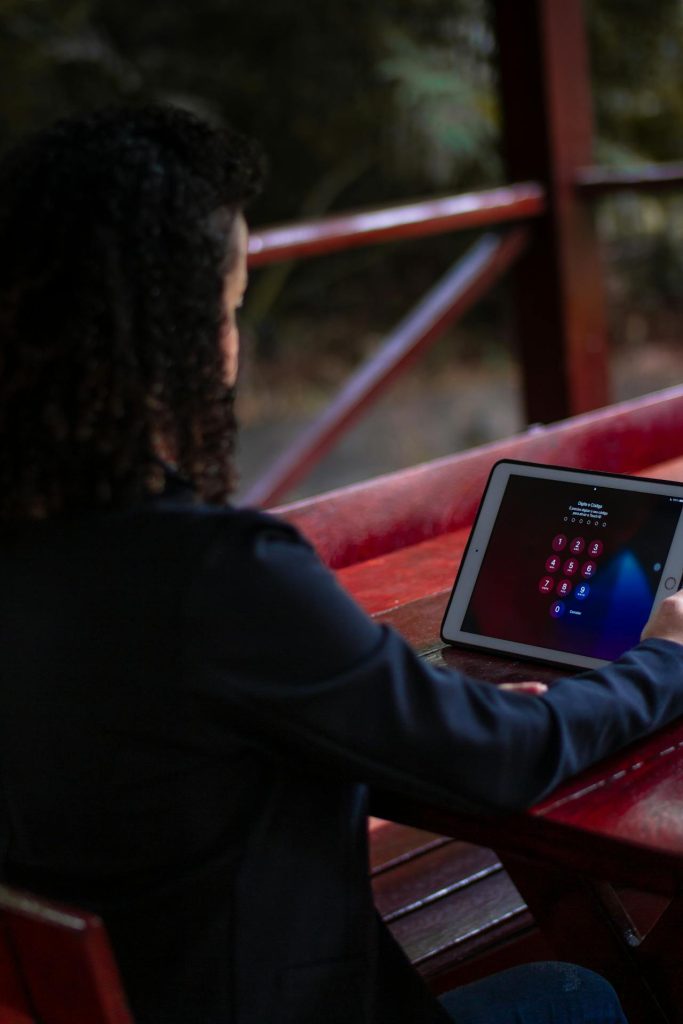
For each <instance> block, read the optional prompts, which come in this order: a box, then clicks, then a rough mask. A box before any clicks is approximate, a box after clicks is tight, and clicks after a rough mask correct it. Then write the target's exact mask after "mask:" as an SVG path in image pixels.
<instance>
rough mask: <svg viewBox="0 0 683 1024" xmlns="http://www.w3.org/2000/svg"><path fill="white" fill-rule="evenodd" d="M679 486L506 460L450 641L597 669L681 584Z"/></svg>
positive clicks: (476, 533)
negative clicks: (658, 604)
mask: <svg viewBox="0 0 683 1024" xmlns="http://www.w3.org/2000/svg"><path fill="white" fill-rule="evenodd" d="M682 575H683V484H681V483H671V482H667V481H662V480H648V479H646V478H644V477H629V476H616V475H614V474H610V473H593V472H588V471H585V470H577V469H565V468H560V467H557V466H541V465H536V464H534V463H529V462H513V461H511V460H504V461H502V462H498V463H497V464H496V465H495V466H494V467H493V470H492V471H491V475H490V477H489V480H488V484H487V486H486V490H485V492H484V497H483V498H482V501H481V505H480V507H479V512H478V513H477V518H476V520H475V523H474V526H473V527H472V532H471V534H470V539H469V542H468V545H467V549H466V551H465V554H464V556H463V559H462V562H461V565H460V571H459V573H458V576H457V578H456V581H455V584H454V587H453V592H452V594H451V597H450V601H449V603H448V608H447V610H446V615H445V617H444V620H443V623H442V627H441V636H442V638H443V639H444V640H445V641H447V642H448V643H452V644H460V645H462V646H465V647H470V648H483V649H485V650H488V651H496V652H499V653H504V654H512V655H515V656H516V657H524V658H534V659H537V660H540V661H547V662H550V663H552V664H558V665H573V666H576V667H579V668H595V667H598V666H600V665H604V664H605V662H607V661H612V660H613V659H614V658H617V657H619V655H620V654H623V652H624V651H626V650H628V648H629V647H632V646H633V645H634V644H636V643H637V642H638V640H639V638H640V632H641V630H642V628H643V626H644V624H645V622H646V621H647V618H648V616H649V614H650V611H651V610H652V607H653V605H655V604H657V603H658V602H659V601H660V600H661V599H662V598H663V597H665V596H666V595H667V594H671V593H674V592H675V591H676V590H677V589H679V587H680V586H681V576H682Z"/></svg>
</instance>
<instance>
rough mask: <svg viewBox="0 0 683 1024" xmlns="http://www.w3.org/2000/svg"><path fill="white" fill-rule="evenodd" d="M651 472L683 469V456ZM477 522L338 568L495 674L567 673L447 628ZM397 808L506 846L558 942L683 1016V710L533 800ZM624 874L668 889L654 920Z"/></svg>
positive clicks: (484, 672)
mask: <svg viewBox="0 0 683 1024" xmlns="http://www.w3.org/2000/svg"><path fill="white" fill-rule="evenodd" d="M642 475H646V476H653V477H658V478H660V479H670V480H671V479H673V480H681V481H683V459H677V460H673V461H670V462H666V463H662V464H660V465H658V466H654V467H651V468H650V469H648V470H647V471H646V472H644V473H643V474H642ZM467 533H468V531H467V530H458V531H456V532H454V533H450V534H443V535H441V536H439V537H436V538H432V539H430V540H427V541H423V542H422V543H418V544H415V545H412V546H411V547H407V548H403V549H401V550H399V551H394V552H392V553H390V554H388V555H383V556H380V557H378V558H374V559H371V560H369V561H366V562H362V563H360V564H357V565H354V566H350V567H348V568H346V569H342V570H339V573H338V575H339V578H340V580H341V582H342V583H343V584H344V585H345V586H346V587H347V588H348V589H349V590H350V591H351V592H352V593H353V594H354V596H355V597H356V598H357V599H358V600H359V601H360V602H361V603H362V604H363V605H364V606H365V608H366V609H367V610H368V611H369V612H371V613H372V614H373V615H375V616H376V617H377V618H378V619H379V620H380V621H383V622H386V623H388V624H390V625H392V626H393V627H394V628H396V629H398V630H399V631H400V632H401V633H402V634H403V635H404V636H405V637H406V638H407V639H408V641H409V642H410V643H411V644H412V645H413V646H414V647H415V648H416V649H417V650H418V651H419V652H420V653H421V654H422V655H423V656H424V657H425V658H427V659H429V660H430V661H432V662H434V663H435V664H439V665H447V666H449V667H453V668H457V669H460V670H462V671H464V672H467V673H468V674H469V675H473V676H475V677H479V678H482V679H488V680H491V681H494V682H495V681H503V680H515V679H524V678H529V676H530V671H531V668H532V672H531V674H532V676H533V678H541V679H547V680H552V679H553V678H556V677H557V676H558V675H560V674H566V673H564V671H563V670H559V669H553V668H547V667H540V666H536V665H534V666H532V667H530V665H529V663H528V662H522V661H515V660H512V659H509V658H502V657H497V656H493V655H487V654H479V653H473V652H467V651H462V650H458V649H456V648H453V647H448V646H446V645H444V644H443V642H442V641H441V640H440V638H439V627H440V623H441V618H442V615H443V611H444V609H445V605H446V601H447V599H448V595H449V593H450V588H451V585H452V581H453V579H454V577H455V573H456V570H457V567H458V565H459V562H460V558H461V556H462V552H463V549H464V545H465V543H466V540H467ZM389 814H391V816H392V817H394V818H395V819H396V820H404V821H409V822H410V823H411V824H416V825H419V826H421V827H424V828H427V829H430V830H432V831H434V832H440V833H441V834H443V835H451V836H456V837H458V838H460V839H466V840H468V841H471V842H475V843H478V844H480V845H482V846H489V847H492V848H494V849H495V850H496V852H497V853H498V854H499V856H500V857H501V859H502V860H503V863H504V864H505V867H506V869H507V870H508V872H509V874H510V875H511V877H512V879H513V881H514V883H515V885H516V886H517V888H518V889H519V890H520V892H521V893H522V895H523V896H524V898H525V900H526V902H527V904H528V905H529V907H530V909H531V910H532V912H533V914H534V916H535V917H536V920H537V922H538V923H539V925H540V926H541V928H542V929H544V931H545V932H546V933H547V934H548V935H549V937H550V938H551V939H552V941H553V944H554V946H555V948H556V950H557V952H558V955H560V956H563V957H566V958H567V959H572V960H575V961H578V962H583V963H585V964H586V965H587V966H593V967H595V968H596V969H599V970H601V971H602V972H603V973H605V974H607V975H608V976H610V977H611V978H612V980H613V981H614V983H615V984H617V986H618V988H619V991H620V994H621V995H622V1000H623V1002H624V1005H625V1007H626V1009H627V1012H628V1014H629V1020H630V1021H631V1024H657V1022H664V1021H667V1022H670V1024H671V1022H682V1024H683V982H682V980H681V979H682V978H683V895H681V894H682V893H683V719H681V720H679V721H678V722H676V723H674V724H672V725H671V726H669V727H667V728H666V729H663V730H661V731H659V732H658V733H656V734H655V735H653V736H651V737H649V738H648V739H646V740H643V741H640V742H638V743H635V744H633V745H631V746H630V747H628V748H626V749H624V750H623V751H621V752H620V753H619V754H617V755H615V756H613V757H611V758H609V759H607V760H605V761H603V762H601V763H600V764H598V765H596V766H594V767H593V768H591V769H589V770H588V771H585V772H583V773H582V774H581V775H579V776H576V777H575V778H573V779H572V780H570V781H569V782H567V783H565V784H564V785H563V786H561V787H560V788H559V789H558V790H556V791H555V792H554V793H553V794H552V795H551V796H550V797H548V798H547V799H545V800H544V801H543V802H542V803H541V804H539V805H537V806H535V807H533V808H532V809H531V810H530V811H528V812H526V813H525V814H521V815H507V816H503V817H500V818H493V819H491V818H486V817H484V816H482V817H476V816H467V815H461V814H454V813H453V812H451V811H445V810H443V809H442V808H438V807H426V806H421V805H414V804H408V803H407V802H406V801H403V800H396V801H394V802H393V803H389V805H388V815H389ZM615 886H631V887H635V888H637V889H640V890H645V891H648V892H653V893H659V894H662V895H664V896H666V897H667V901H663V902H662V907H666V908H667V909H666V910H665V911H664V913H663V914H662V915H661V917H659V919H658V920H657V921H656V923H655V924H654V925H653V926H652V927H650V928H649V930H648V931H647V934H643V933H641V932H640V931H639V930H638V928H637V927H636V925H635V924H634V922H633V921H632V920H631V919H630V918H629V916H628V914H627V913H626V911H625V910H624V908H623V904H622V903H621V901H620V899H619V897H618V894H617V890H616V889H615ZM668 900H670V902H668ZM667 903H668V905H667Z"/></svg>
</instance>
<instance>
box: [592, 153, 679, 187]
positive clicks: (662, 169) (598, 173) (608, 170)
mask: <svg viewBox="0 0 683 1024" xmlns="http://www.w3.org/2000/svg"><path fill="white" fill-rule="evenodd" d="M682 185H683V160H675V161H671V162H669V163H663V164H641V165H639V166H637V167H582V168H581V170H580V171H579V172H578V174H577V175H576V186H577V188H578V189H579V190H580V192H581V195H586V196H593V195H601V194H603V193H605V192H614V191H616V190H617V189H624V188H626V189H636V190H638V191H641V190H642V191H653V190H657V191H658V190H660V189H669V188H680V187H681V186H682Z"/></svg>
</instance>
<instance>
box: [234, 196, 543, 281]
mask: <svg viewBox="0 0 683 1024" xmlns="http://www.w3.org/2000/svg"><path fill="white" fill-rule="evenodd" d="M544 209H545V199H544V195H543V189H542V188H541V187H540V186H539V185H538V184H536V182H533V181H530V182H522V183H521V184H517V185H506V186H504V187H502V188H494V189H488V190H486V191H482V192H468V193H463V194H462V195H456V196H443V197H435V198H431V199H423V200H420V201H419V202H413V203H403V204H401V205H400V206H393V207H384V208H381V209H375V210H364V211H362V210H361V211H357V212H350V213H345V214H339V215H335V216H332V217H325V218H323V219H321V220H312V221H305V222H303V223H298V224H282V225H276V226H274V227H268V228H262V229H255V230H254V231H252V232H251V237H250V239H249V266H250V267H260V266H263V265H264V264H265V263H274V262H276V261H279V260H284V259H293V258H295V257H297V258H299V257H303V256H313V255H317V254H320V253H324V252H333V251H335V252H336V251H339V250H341V249H349V248H351V247H356V246H361V245H369V244H376V243H378V242H388V241H396V240H398V239H401V238H418V237H424V236H426V235H435V234H443V233H444V232H447V231H456V230H463V229H464V228H477V227H485V226H487V225H490V224H501V223H503V222H506V221H511V220H526V219H528V218H530V217H538V216H539V215H540V214H541V213H542V212H543V210H544Z"/></svg>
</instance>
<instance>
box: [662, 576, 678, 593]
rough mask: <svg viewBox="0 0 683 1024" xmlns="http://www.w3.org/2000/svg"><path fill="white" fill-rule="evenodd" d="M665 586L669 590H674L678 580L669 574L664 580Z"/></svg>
mask: <svg viewBox="0 0 683 1024" xmlns="http://www.w3.org/2000/svg"><path fill="white" fill-rule="evenodd" d="M664 586H665V587H666V589H667V590H673V589H674V587H675V586H676V580H675V579H674V577H673V576H667V578H666V579H665V580H664Z"/></svg>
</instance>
